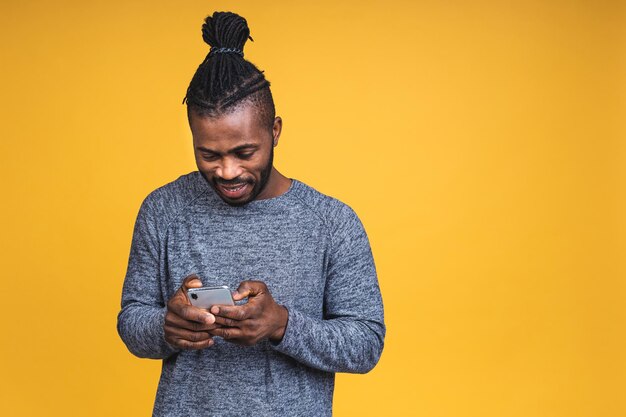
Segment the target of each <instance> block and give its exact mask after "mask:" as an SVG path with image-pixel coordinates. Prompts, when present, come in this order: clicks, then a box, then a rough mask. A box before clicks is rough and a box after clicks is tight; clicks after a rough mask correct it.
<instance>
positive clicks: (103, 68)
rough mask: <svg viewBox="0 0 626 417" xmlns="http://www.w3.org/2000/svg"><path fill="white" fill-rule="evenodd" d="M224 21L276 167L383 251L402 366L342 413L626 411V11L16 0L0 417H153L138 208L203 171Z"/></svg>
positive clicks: (387, 360)
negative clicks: (327, 201)
mask: <svg viewBox="0 0 626 417" xmlns="http://www.w3.org/2000/svg"><path fill="white" fill-rule="evenodd" d="M214 10H232V11H236V12H238V13H240V14H242V15H243V16H245V17H246V18H247V19H248V21H249V24H250V26H251V29H252V36H253V37H254V39H255V42H254V43H249V44H248V45H247V49H246V54H247V57H248V58H249V59H251V60H252V61H253V62H255V63H256V64H258V66H259V67H260V68H261V69H264V70H266V75H267V76H268V78H269V79H270V81H271V82H272V85H273V92H274V95H275V99H276V103H277V110H278V113H279V114H280V115H281V116H282V117H283V119H284V131H283V135H282V139H281V143H280V145H279V147H278V149H277V154H276V165H277V167H278V168H279V169H280V170H281V171H282V172H283V173H285V174H286V175H288V176H290V177H294V178H298V179H300V180H302V181H304V182H306V183H308V184H310V185H312V186H314V187H316V188H317V189H318V190H320V191H322V192H324V193H327V194H330V195H333V196H335V197H337V198H340V199H341V200H343V201H345V202H347V203H348V204H350V205H351V206H352V207H353V208H354V209H355V210H356V211H357V213H359V215H360V217H361V219H362V220H363V222H364V224H365V226H366V229H367V231H368V233H369V236H370V240H371V243H372V247H373V250H374V255H375V259H376V263H377V268H378V272H379V278H380V283H381V287H382V291H383V296H384V301H385V307H386V317H387V324H388V337H387V340H386V348H385V351H384V354H383V357H382V359H381V361H380V363H379V365H378V367H377V368H376V369H375V370H374V371H372V372H371V373H369V374H367V375H339V376H338V382H337V387H336V391H335V414H336V415H337V416H339V417H341V416H423V417H448V416H449V417H465V416H477V417H489V416H498V417H500V416H520V417H528V416H540V417H543V416H546V417H548V416H551V417H552V416H559V417H561V416H562V417H576V416H589V417H591V416H593V417H595V416H623V415H626V400H625V399H624V398H626V397H624V395H623V394H624V388H625V386H626V337H625V336H624V334H625V331H626V330H625V328H626V308H625V307H624V304H625V298H626V297H625V296H626V282H625V278H626V268H625V267H626V265H625V262H624V258H625V250H626V242H625V236H626V221H625V220H626V219H625V217H626V215H625V212H626V211H625V210H626V196H625V190H626V169H625V168H624V166H625V164H626V155H625V133H626V129H624V128H625V124H624V117H625V116H626V114H625V110H626V107H625V101H624V98H625V97H626V95H625V93H626V79H625V76H624V74H626V68H625V66H624V64H625V59H626V43H625V39H626V38H625V33H624V29H623V28H624V27H625V26H626V13H625V8H624V7H623V3H622V5H620V2H618V1H592V0H589V1H562V2H559V1H519V2H509V1H500V2H496V1H493V2H486V1H481V2H473V1H460V0H458V1H432V2H426V1H396V2H390V1H343V2H338V1H307V2H304V1H302V2H291V1H289V2H288V1H272V2H260V1H239V2H224V1H213V2H207V1H184V2H173V1H171V2H165V1H147V0H144V1H121V0H117V1H114V0H108V1H91V2H88V1H57V2H44V1H14V2H7V1H5V2H2V4H1V6H0V12H1V13H0V34H1V35H2V43H1V46H0V53H1V55H0V75H1V77H0V82H1V83H2V84H1V95H2V100H1V102H0V106H1V107H0V117H1V118H2V120H1V123H0V132H1V133H0V138H1V142H0V146H1V147H0V151H1V158H2V160H1V164H0V178H2V204H1V205H0V206H1V208H0V210H1V211H0V214H1V216H0V222H1V223H0V228H1V229H0V230H1V233H0V235H1V237H0V244H1V246H0V254H1V256H2V276H3V280H2V285H1V286H0V291H1V293H0V294H1V296H2V298H1V299H2V303H1V307H0V308H1V309H2V310H1V314H0V332H2V335H1V336H0V337H1V343H0V357H1V358H2V369H1V370H0V414H1V415H3V416H43V415H50V416H112V415H114V416H141V415H149V414H150V412H151V408H152V402H153V398H154V393H155V389H156V385H157V378H158V375H159V372H160V362H158V361H151V360H141V359H138V358H135V357H133V356H131V354H130V353H128V352H127V351H126V349H125V347H124V345H123V344H122V342H121V341H120V339H119V338H118V336H117V333H116V329H115V325H116V315H117V312H118V309H119V301H120V292H121V286H122V281H123V277H124V273H125V268H126V262H127V258H128V251H129V246H130V238H131V233H132V226H133V222H134V219H135V215H136V214H137V210H138V208H139V204H140V202H141V201H142V199H143V198H144V197H145V196H146V195H147V193H149V192H150V191H151V190H153V189H154V188H156V187H158V186H160V185H162V184H164V183H166V182H169V181H171V180H173V179H175V178H177V177H178V176H179V175H181V174H183V173H187V172H189V171H191V170H194V169H195V166H194V162H193V158H192V148H191V139H190V133H189V130H188V126H187V122H186V117H185V107H184V106H183V105H181V100H182V98H183V97H184V95H185V89H186V87H187V85H188V82H189V80H190V79H191V76H192V74H193V73H194V71H195V69H196V67H197V66H198V64H199V63H200V62H201V61H202V59H203V58H204V56H205V54H206V53H207V51H208V49H207V48H208V46H207V45H205V44H204V43H203V42H202V40H201V37H200V26H201V23H202V19H203V18H204V17H205V16H206V15H207V14H209V13H210V12H212V11H214ZM225 389H227V388H225Z"/></svg>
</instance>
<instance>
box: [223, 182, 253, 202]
mask: <svg viewBox="0 0 626 417" xmlns="http://www.w3.org/2000/svg"><path fill="white" fill-rule="evenodd" d="M217 188H219V189H220V192H221V193H222V194H224V195H225V196H226V197H228V198H232V199H236V198H240V197H242V196H243V195H244V194H245V193H246V191H247V190H248V183H243V184H235V185H228V186H226V185H222V184H217Z"/></svg>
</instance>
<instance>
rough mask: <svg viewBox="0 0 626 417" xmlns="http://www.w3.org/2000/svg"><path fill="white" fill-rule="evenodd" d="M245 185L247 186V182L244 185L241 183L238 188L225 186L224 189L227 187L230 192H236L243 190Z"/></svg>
mask: <svg viewBox="0 0 626 417" xmlns="http://www.w3.org/2000/svg"><path fill="white" fill-rule="evenodd" d="M244 186H245V184H244V185H240V186H239V187H237V188H226V187H224V189H225V190H226V191H230V192H232V193H234V192H236V191H239V190H241V189H242V188H243V187H244Z"/></svg>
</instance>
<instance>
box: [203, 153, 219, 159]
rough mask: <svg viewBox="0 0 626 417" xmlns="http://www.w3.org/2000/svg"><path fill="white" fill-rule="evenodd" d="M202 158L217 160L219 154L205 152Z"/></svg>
mask: <svg viewBox="0 0 626 417" xmlns="http://www.w3.org/2000/svg"><path fill="white" fill-rule="evenodd" d="M202 159H204V160H205V161H215V160H216V159H218V156H217V155H215V154H214V153H203V154H202Z"/></svg>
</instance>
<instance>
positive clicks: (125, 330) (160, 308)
mask: <svg viewBox="0 0 626 417" xmlns="http://www.w3.org/2000/svg"><path fill="white" fill-rule="evenodd" d="M156 220H157V218H156V216H155V215H154V214H153V210H152V207H151V205H150V203H149V198H147V199H146V200H144V202H143V204H142V205H141V208H140V209H139V214H138V215H137V220H136V222H135V228H134V231H133V239H132V243H131V249H130V257H129V261H128V269H127V272H126V278H125V279H124V286H123V289H122V306H121V311H120V312H119V314H118V316H117V331H118V333H119V335H120V337H121V338H122V340H123V341H124V343H125V344H126V347H127V348H128V350H129V351H130V352H131V353H133V354H134V355H136V356H138V357H140V358H153V359H164V358H166V357H168V356H170V355H172V354H173V353H175V352H177V351H178V350H177V349H176V348H174V347H173V346H171V345H170V344H169V343H167V342H166V341H165V337H164V331H163V322H164V318H165V313H166V306H165V300H164V299H163V296H162V294H161V289H160V285H159V282H160V264H159V253H160V250H159V246H160V245H159V238H158V233H157V231H158V229H157V223H156Z"/></svg>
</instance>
